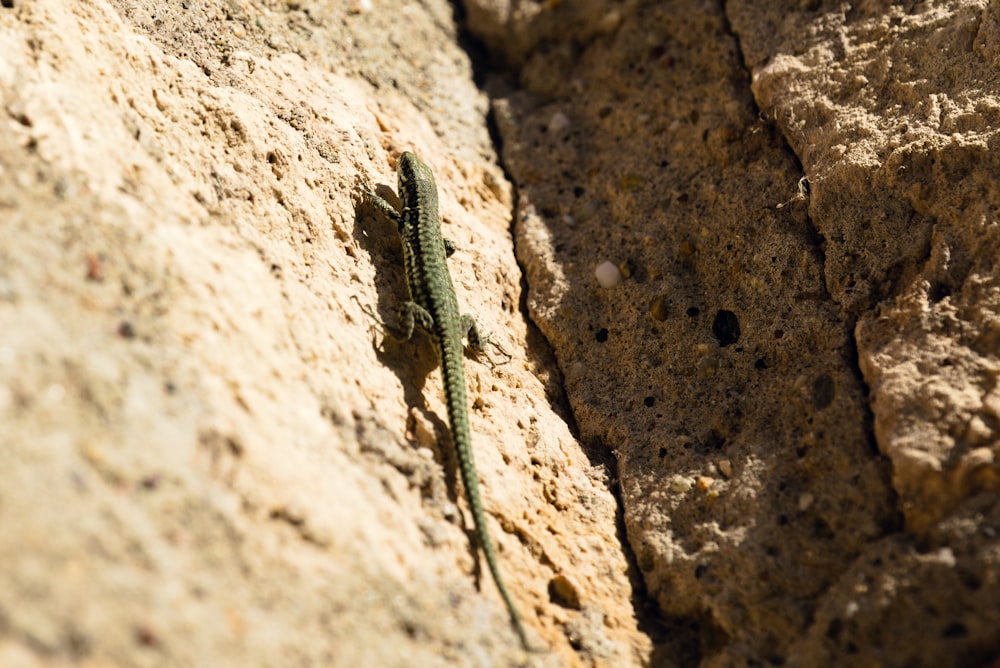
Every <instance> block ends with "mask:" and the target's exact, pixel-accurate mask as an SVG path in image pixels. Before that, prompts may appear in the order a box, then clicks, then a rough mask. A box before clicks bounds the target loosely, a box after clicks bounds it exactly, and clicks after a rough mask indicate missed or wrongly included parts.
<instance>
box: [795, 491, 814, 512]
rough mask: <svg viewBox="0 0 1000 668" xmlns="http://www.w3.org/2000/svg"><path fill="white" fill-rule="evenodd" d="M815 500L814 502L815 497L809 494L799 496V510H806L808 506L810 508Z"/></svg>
mask: <svg viewBox="0 0 1000 668" xmlns="http://www.w3.org/2000/svg"><path fill="white" fill-rule="evenodd" d="M815 500H816V497H815V496H813V495H812V494H810V493H809V492H806V493H805V494H802V495H800V496H799V510H808V509H809V506H811V505H812V504H813V501H815Z"/></svg>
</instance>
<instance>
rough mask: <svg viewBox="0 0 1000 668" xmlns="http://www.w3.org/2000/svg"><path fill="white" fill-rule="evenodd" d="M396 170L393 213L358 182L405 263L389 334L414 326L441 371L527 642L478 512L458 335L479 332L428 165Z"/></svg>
mask: <svg viewBox="0 0 1000 668" xmlns="http://www.w3.org/2000/svg"><path fill="white" fill-rule="evenodd" d="M396 172H397V175H398V178H399V197H400V199H401V200H402V204H403V210H402V212H401V213H400V212H397V211H396V209H395V208H394V207H393V206H392V205H391V204H389V202H387V201H386V200H384V199H383V198H381V197H379V196H378V195H377V194H375V191H374V190H372V188H371V186H368V187H367V188H366V193H365V194H366V197H367V199H368V201H369V202H370V203H371V204H372V205H373V206H374V207H375V208H376V209H378V210H379V211H381V212H382V213H383V214H384V215H385V216H386V217H387V218H389V219H390V220H392V221H394V222H395V223H396V226H397V228H398V229H399V236H400V239H401V240H402V242H403V264H404V265H405V267H406V285H407V287H408V288H409V291H410V300H409V301H407V302H406V303H405V304H404V305H403V307H402V308H401V309H400V310H399V331H398V333H397V335H398V337H399V338H402V339H409V338H410V337H411V336H412V335H413V330H414V327H415V326H419V327H420V329H422V330H424V331H425V332H427V334H428V335H429V336H430V338H431V340H432V341H433V342H434V348H435V349H436V350H437V353H438V360H439V361H440V363H441V375H442V376H443V378H444V395H445V403H446V404H447V407H448V422H449V423H450V424H451V438H452V441H453V442H454V444H455V451H456V453H457V455H458V464H459V466H458V468H459V470H460V471H461V475H462V484H463V485H464V486H465V494H466V497H467V498H468V501H469V508H470V509H471V510H472V520H473V523H474V524H475V530H476V538H477V540H478V542H479V546H480V547H481V548H482V550H483V553H484V554H485V555H486V564H487V566H489V569H490V573H491V574H492V575H493V581H494V582H496V585H497V589H499V590H500V596H502V597H503V601H504V603H505V604H506V606H507V611H508V612H509V613H510V619H511V622H512V623H513V625H514V629H515V631H517V635H518V636H519V637H520V638H521V642H522V643H523V644H524V645H525V647H527V646H528V641H527V638H526V636H525V632H524V627H523V626H522V624H521V617H520V615H518V613H517V609H516V608H515V607H514V601H513V600H512V599H511V597H510V594H509V593H508V591H507V587H506V586H504V583H503V578H501V576H500V567H499V566H498V565H497V555H496V552H495V550H494V549H493V541H492V540H490V534H489V530H488V529H487V526H486V512H485V511H484V509H483V501H482V498H481V497H480V494H479V479H478V477H477V475H476V464H475V460H474V458H473V454H472V435H471V433H470V429H469V407H468V400H467V398H466V391H465V367H464V361H463V354H462V353H463V350H462V338H463V335H467V336H468V341H469V347H470V348H472V349H473V350H476V351H479V350H482V349H483V345H484V343H485V337H481V336H480V334H479V330H478V329H477V327H476V323H475V321H474V320H473V319H472V316H470V315H468V314H461V313H460V312H459V310H458V299H457V298H456V297H455V287H454V285H452V282H451V274H449V273H448V265H447V257H448V256H449V255H451V254H452V252H454V250H455V248H454V245H453V244H452V243H451V242H450V241H449V240H447V239H445V238H444V237H443V236H442V234H441V217H440V215H439V214H438V194H437V185H436V184H435V183H434V175H433V174H431V169H430V167H428V166H427V165H426V164H424V163H423V162H421V160H420V159H419V158H418V157H417V156H415V155H414V154H413V153H410V152H409V151H407V152H405V153H403V154H402V155H401V156H400V157H399V163H398V164H397V166H396Z"/></svg>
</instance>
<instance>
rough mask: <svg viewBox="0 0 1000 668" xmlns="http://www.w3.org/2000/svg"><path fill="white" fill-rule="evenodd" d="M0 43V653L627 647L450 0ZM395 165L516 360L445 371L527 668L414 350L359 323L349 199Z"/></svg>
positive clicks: (352, 653)
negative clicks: (403, 157)
mask: <svg viewBox="0 0 1000 668" xmlns="http://www.w3.org/2000/svg"><path fill="white" fill-rule="evenodd" d="M0 43H2V44H3V45H4V48H3V54H2V57H0V101H2V104H0V109H2V110H3V114H2V121H0V122H2V124H3V127H2V130H0V237H2V239H3V244H2V248H0V257H2V263H0V415H2V417H0V421H2V423H3V425H4V429H3V434H2V436H0V457H2V459H3V461H4V467H3V474H2V475H0V526H2V527H3V529H4V530H3V532H0V533H2V536H0V664H4V665H9V664H11V663H14V662H18V663H24V664H27V665H31V664H33V663H34V664H38V665H64V664H65V662H72V663H80V664H85V665H136V666H141V665H157V666H163V665H217V666H224V665H244V666H245V665H261V666H264V665H272V666H273V665H338V666H358V665H395V666H403V665H428V666H434V665H440V666H445V665H484V664H492V665H515V664H519V663H522V662H526V663H529V664H531V665H540V666H544V665H596V666H601V665H607V666H610V665H615V666H617V665H637V664H639V663H641V662H642V660H643V659H642V658H643V657H644V656H648V653H649V649H648V648H649V641H648V639H647V638H646V637H645V635H644V634H642V633H641V632H639V631H638V630H637V627H636V620H635V615H634V609H633V604H632V586H633V583H632V581H630V579H629V577H628V568H629V566H628V563H627V561H626V557H625V551H624V549H623V545H622V542H621V538H620V536H619V532H618V524H617V521H616V513H617V505H616V503H615V500H614V497H613V495H612V493H611V491H610V482H609V480H608V477H607V474H606V473H605V472H604V467H603V464H602V461H601V457H602V456H603V455H602V453H600V452H596V453H595V452H591V453H588V452H587V451H585V450H583V449H582V448H581V447H580V445H579V443H578V442H577V441H576V439H575V438H574V437H573V435H572V433H571V431H570V429H569V427H568V426H567V423H566V420H565V409H564V408H561V407H560V401H561V399H560V388H559V384H558V376H557V375H556V374H554V373H553V368H552V366H551V365H550V364H549V363H547V361H546V358H545V356H544V350H545V349H544V346H543V345H541V343H540V339H539V337H538V336H537V334H530V333H529V329H528V326H527V324H526V322H525V320H524V318H523V317H522V316H521V314H520V312H519V310H518V301H519V291H520V285H519V283H520V272H519V270H518V267H517V264H516V262H515V259H514V256H513V252H512V242H511V239H510V235H509V226H510V212H511V208H512V204H511V190H510V187H509V185H508V184H507V183H506V181H505V180H504V178H503V174H502V172H501V171H500V169H499V168H498V167H497V165H496V162H495V154H494V153H493V149H492V147H491V142H490V138H489V134H488V132H487V128H486V123H485V113H486V110H487V104H486V99H485V97H484V96H483V95H482V93H480V92H479V91H477V90H476V88H475V87H474V85H473V83H472V76H471V67H470V63H469V61H468V59H467V57H466V56H465V54H464V53H463V52H462V51H461V50H460V49H459V48H458V46H457V44H456V32H455V28H454V26H453V25H452V22H451V14H450V10H449V8H448V6H447V4H445V3H443V2H436V3H429V4H428V5H426V6H422V5H421V6H418V5H415V4H410V5H406V6H404V7H401V8H399V9H398V11H385V10H384V8H383V9H380V10H379V11H374V10H372V9H371V8H370V7H366V6H365V4H364V3H340V4H337V3H328V2H316V3H298V4H296V5H295V6H294V7H292V6H291V5H288V4H285V3H278V4H273V3H256V4H255V3H249V2H242V3H241V2H204V3H193V4H192V3H185V4H183V5H182V4H180V3H160V2H100V1H99V2H88V3H63V2H58V1H36V2H30V1H25V2H21V1H20V0H18V1H17V2H14V3H13V6H8V5H7V3H5V5H4V7H3V8H0ZM429 45H434V48H430V46H429ZM411 147H412V148H415V149H416V150H418V151H419V152H420V153H421V155H422V157H423V158H424V159H425V160H426V161H427V162H429V163H430V164H432V165H433V166H434V167H435V171H436V173H437V176H438V181H439V183H440V184H441V190H442V209H443V212H444V218H445V228H446V232H447V234H448V236H450V237H451V238H452V239H453V240H454V241H455V242H456V244H457V246H458V247H459V252H458V253H457V254H456V255H455V256H454V257H453V259H452V261H451V266H452V271H453V272H454V276H455V281H456V284H457V288H458V291H459V297H460V301H462V303H463V304H464V305H465V307H466V308H467V309H468V310H469V311H471V312H472V313H473V314H474V315H476V316H477V317H479V318H480V320H481V321H482V322H483V324H484V325H485V327H486V328H487V329H490V330H492V331H493V332H494V335H495V340H496V341H497V343H499V344H500V345H502V346H503V347H504V348H505V349H506V350H508V351H509V352H510V353H511V355H512V360H511V361H510V362H509V363H507V364H497V365H496V366H494V367H491V365H489V364H487V363H486V360H479V361H473V360H470V361H469V362H468V363H467V369H468V375H469V380H470V384H471V392H470V396H471V398H472V406H471V413H472V427H473V434H474V445H475V447H476V451H477V457H478V464H479V471H480V477H481V480H482V483H483V484H482V491H483V495H484V499H485V502H486V506H487V510H488V513H489V515H490V517H491V518H492V519H491V525H492V529H493V536H494V538H495V540H496V542H497V544H498V551H499V554H500V561H501V567H502V569H503V571H504V574H505V576H506V579H507V584H508V587H509V588H510V590H511V591H512V593H513V594H514V597H515V599H516V601H517V603H518V605H519V607H520V609H521V611H522V614H523V615H524V617H525V620H526V622H527V624H528V625H529V626H530V627H531V632H532V633H533V635H534V636H535V639H536V641H537V642H538V644H540V645H543V646H545V647H547V648H548V651H547V652H541V653H537V654H532V655H527V654H526V653H525V652H524V651H523V650H522V648H521V647H520V645H519V643H518V641H517V638H516V636H515V635H514V633H513V631H512V630H511V627H510V623H509V620H508V618H507V615H506V611H505V609H504V607H503V604H502V602H501V600H500V597H499V595H498V594H497V592H496V591H495V589H494V588H493V585H492V583H491V581H490V579H489V577H488V573H486V574H485V575H484V573H485V571H483V572H480V568H479V567H478V566H477V553H476V552H475V551H474V550H475V544H474V543H473V542H472V541H471V534H469V533H468V531H469V529H470V527H471V518H469V517H468V515H467V513H466V512H465V504H464V500H463V497H462V493H461V488H460V485H459V484H458V483H457V475H456V471H455V467H454V457H453V456H452V455H451V451H450V448H449V446H448V440H447V428H446V418H445V412H444V407H443V401H442V396H441V390H440V374H439V373H438V372H437V371H436V370H435V368H434V367H435V363H434V354H433V352H432V350H431V348H430V346H429V345H428V344H427V342H426V341H423V342H421V341H419V340H418V341H417V342H416V344H415V345H403V344H394V343H392V342H386V343H384V344H383V343H382V341H381V340H382V336H381V334H380V333H379V329H378V327H377V326H376V325H375V324H374V323H373V322H372V319H371V318H370V317H369V316H368V315H366V314H365V312H364V311H363V310H362V305H365V306H370V307H371V308H373V309H375V310H376V311H377V312H378V313H379V314H380V316H381V317H383V318H386V319H391V318H392V317H393V314H394V311H395V308H396V305H397V304H398V303H399V302H400V300H401V299H403V298H404V296H405V287H404V286H403V276H402V274H401V272H400V271H399V261H400V249H399V244H398V241H397V240H396V237H395V230H393V229H391V227H387V226H386V225H385V224H384V223H383V222H381V221H379V220H378V219H377V218H376V217H375V216H374V215H372V213H371V212H370V211H367V210H366V208H365V207H360V208H359V207H358V205H357V194H358V193H357V186H358V184H359V182H360V180H361V179H372V180H374V181H375V182H376V183H378V184H385V185H388V186H390V187H393V188H394V187H395V177H394V175H393V167H394V160H395V156H396V155H398V153H399V152H400V151H401V150H403V149H405V148H411ZM529 339H531V340H533V341H535V343H534V345H533V347H531V348H529V347H528V344H527V342H528V340H529ZM373 344H377V345H373ZM498 361H502V360H498Z"/></svg>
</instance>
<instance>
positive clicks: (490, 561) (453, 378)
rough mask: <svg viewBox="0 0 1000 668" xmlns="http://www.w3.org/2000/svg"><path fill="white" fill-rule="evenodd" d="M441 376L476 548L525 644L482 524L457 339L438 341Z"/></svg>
mask: <svg viewBox="0 0 1000 668" xmlns="http://www.w3.org/2000/svg"><path fill="white" fill-rule="evenodd" d="M441 375H442V376H443V380H444V387H445V401H446V403H447V405H448V421H449V422H450V423H451V440H452V442H453V443H454V444H455V452H456V453H457V455H458V468H459V470H460V471H461V474H462V484H463V485H465V495H466V497H467V498H468V501H469V508H470V509H471V510H472V521H473V523H474V524H475V528H476V537H477V538H478V540H479V547H481V548H482V550H483V554H485V555H486V564H487V566H489V569H490V573H491V574H492V575H493V581H494V582H495V583H496V585H497V589H498V590H500V596H502V597H503V601H504V603H505V604H506V605H507V612H509V613H510V621H511V623H512V624H513V625H514V630H515V631H517V635H518V636H519V637H520V638H521V642H522V644H524V646H525V647H527V646H528V640H527V636H526V635H525V632H524V626H522V624H521V616H520V615H519V614H518V613H517V609H516V608H515V607H514V601H513V599H511V597H510V593H509V592H508V591H507V587H506V586H505V585H504V583H503V578H502V577H501V576H500V567H499V565H498V563H497V554H496V551H495V550H494V549H493V541H492V540H490V532H489V529H488V528H487V526H486V511H485V510H483V501H482V498H481V497H480V494H479V477H478V475H477V474H476V462H475V458H474V456H473V453H472V434H471V430H470V429H469V413H468V409H469V402H468V398H467V397H466V393H465V387H466V385H465V363H464V360H463V358H462V344H461V342H459V343H458V345H451V346H449V345H448V344H446V343H444V342H442V346H441Z"/></svg>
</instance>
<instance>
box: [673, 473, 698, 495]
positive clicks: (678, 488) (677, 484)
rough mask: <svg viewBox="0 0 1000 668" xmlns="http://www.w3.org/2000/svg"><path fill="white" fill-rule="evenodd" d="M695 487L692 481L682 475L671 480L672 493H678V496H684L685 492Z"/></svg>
mask: <svg viewBox="0 0 1000 668" xmlns="http://www.w3.org/2000/svg"><path fill="white" fill-rule="evenodd" d="M693 486H694V483H692V482H691V481H690V480H688V479H687V478H685V477H684V476H682V475H675V476H674V477H673V478H671V479H670V491H671V492H677V493H678V494H683V493H684V492H686V491H688V490H690V489H691V488H692V487H693Z"/></svg>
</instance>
